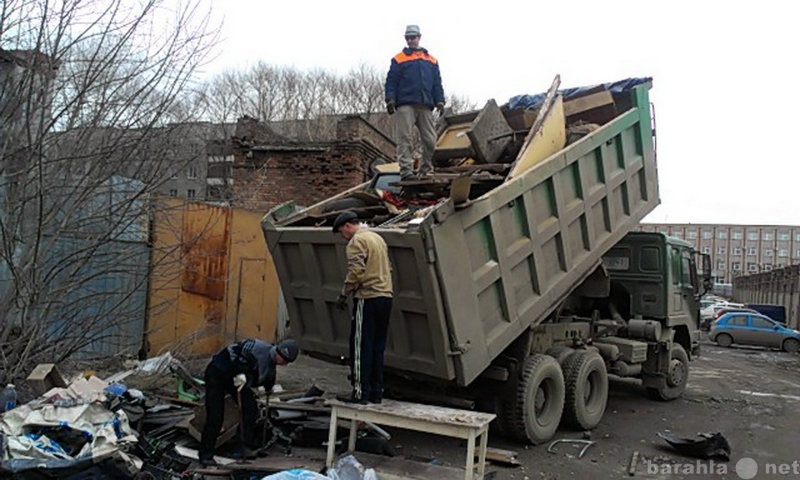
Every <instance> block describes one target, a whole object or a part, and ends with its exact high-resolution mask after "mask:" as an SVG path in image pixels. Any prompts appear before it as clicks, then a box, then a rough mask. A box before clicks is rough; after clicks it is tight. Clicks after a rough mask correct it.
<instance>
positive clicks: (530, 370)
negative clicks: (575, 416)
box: [503, 353, 564, 445]
mask: <svg viewBox="0 0 800 480" xmlns="http://www.w3.org/2000/svg"><path fill="white" fill-rule="evenodd" d="M563 411H564V375H563V374H562V373H561V366H560V365H559V364H558V362H557V361H556V360H555V359H554V358H553V357H550V356H548V355H544V354H541V353H535V354H533V355H530V356H528V357H527V358H525V361H524V363H523V365H522V369H521V372H520V376H519V381H518V383H517V388H516V392H515V393H514V395H513V398H512V399H510V400H509V402H508V405H506V406H504V407H503V413H504V415H506V422H505V427H506V431H507V433H508V435H509V436H510V437H512V438H513V439H515V440H518V441H521V442H528V443H532V444H534V445H538V444H540V443H542V442H546V441H547V440H550V439H551V438H552V437H553V435H554V434H555V433H556V429H558V423H559V421H560V420H561V413H562V412H563Z"/></svg>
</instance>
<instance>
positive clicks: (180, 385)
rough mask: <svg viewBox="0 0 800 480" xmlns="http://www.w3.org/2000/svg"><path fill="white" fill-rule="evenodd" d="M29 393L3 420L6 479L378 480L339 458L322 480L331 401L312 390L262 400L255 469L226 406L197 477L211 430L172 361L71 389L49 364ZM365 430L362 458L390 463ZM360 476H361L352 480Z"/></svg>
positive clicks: (196, 395)
mask: <svg viewBox="0 0 800 480" xmlns="http://www.w3.org/2000/svg"><path fill="white" fill-rule="evenodd" d="M26 386H27V387H29V388H30V389H31V390H32V391H34V392H35V393H36V394H38V395H39V396H38V397H37V398H34V399H33V400H31V401H29V402H27V403H24V404H20V405H17V406H16V407H13V408H10V409H9V410H7V411H5V412H4V413H3V414H2V415H1V416H0V446H1V447H2V451H3V455H2V460H1V461H0V476H3V475H12V476H13V477H14V478H75V479H77V478H92V479H99V478H109V479H120V478H122V479H124V478H130V479H133V478H135V479H142V478H148V479H149V478H158V479H162V478H163V479H183V478H202V476H203V475H208V476H215V477H220V476H221V477H223V478H256V476H257V477H258V478H263V477H265V476H266V475H270V476H268V477H265V478H269V479H280V480H287V479H300V478H314V479H327V478H331V479H334V478H336V479H359V480H360V479H370V478H376V477H375V476H374V472H372V473H370V469H365V468H363V467H362V466H360V464H358V462H357V461H356V460H355V459H354V458H352V457H350V458H351V460H345V459H346V458H348V457H342V459H340V461H339V463H337V465H336V466H335V467H334V468H332V469H328V471H327V472H325V476H323V475H322V473H320V472H324V471H325V447H324V445H323V444H326V442H327V440H328V433H329V420H330V408H329V407H326V406H325V405H324V401H325V398H324V396H325V395H324V394H325V392H323V391H322V390H320V389H318V388H317V387H315V386H311V387H310V388H309V389H307V390H306V391H302V392H299V391H298V392H285V391H278V392H273V393H272V394H271V395H267V394H266V392H260V393H261V395H260V396H259V399H258V401H259V412H260V415H259V419H258V425H257V426H258V428H259V430H258V431H259V432H262V438H261V445H263V447H262V448H261V450H260V451H259V457H260V458H256V459H248V460H245V459H243V458H240V457H241V455H240V453H241V444H240V442H239V438H240V437H238V436H237V432H238V431H239V429H238V427H239V421H240V418H241V416H240V413H239V409H238V406H237V405H236V403H235V401H234V400H233V399H232V398H231V397H228V398H227V399H226V402H227V404H226V413H225V420H224V425H223V430H222V432H221V435H220V437H219V438H218V442H217V451H218V452H219V453H220V455H219V456H217V457H215V459H216V460H217V466H215V467H201V466H200V464H199V463H198V461H197V459H198V451H197V446H198V442H199V438H200V433H201V432H202V429H203V425H204V422H205V412H204V407H203V393H204V389H203V382H202V381H201V380H199V379H197V378H195V377H194V376H192V375H191V374H190V373H189V372H188V371H187V369H186V368H185V367H184V366H183V365H182V364H181V362H180V361H178V360H176V359H174V358H173V357H172V356H171V355H170V354H169V353H167V354H165V355H162V356H160V357H156V358H153V359H150V360H147V361H144V362H140V363H138V364H136V365H135V366H132V367H131V368H130V369H128V370H126V371H122V372H119V373H115V374H113V375H110V376H108V377H106V378H105V379H101V378H99V377H98V376H96V375H93V374H86V375H79V376H77V378H75V379H74V380H71V381H69V382H67V381H65V380H64V377H63V376H62V374H61V373H60V372H59V371H58V369H57V368H56V366H55V365H53V364H43V365H39V366H38V367H37V368H36V369H35V370H34V372H33V373H32V374H31V375H30V376H29V377H28V379H27V382H26ZM276 390H280V389H279V388H276ZM9 406H10V407H12V406H13V405H9ZM346 426H347V425H345V426H344V427H346ZM344 427H341V428H340V430H341V435H340V437H341V438H342V439H343V441H342V440H337V445H341V449H340V450H343V449H344V447H345V446H346V443H347V436H348V431H349V430H348V429H347V428H344ZM368 427H369V428H368V429H367V430H366V431H362V432H361V433H360V434H359V438H358V441H357V450H360V451H367V452H371V453H374V454H377V455H393V454H394V452H393V450H392V447H391V446H390V445H389V444H388V442H387V438H386V437H388V436H389V434H388V433H387V432H385V431H384V430H383V429H381V428H379V427H377V426H368ZM356 471H358V472H360V473H359V474H358V475H360V476H354V473H353V472H356ZM87 472H89V473H87ZM347 472H349V473H347ZM88 474H91V476H89V477H87V476H86V475H88ZM198 475H199V476H200V477H198ZM254 475H256V476H254ZM370 475H372V476H370Z"/></svg>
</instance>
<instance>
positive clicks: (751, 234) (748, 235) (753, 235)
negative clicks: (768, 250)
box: [747, 232, 758, 240]
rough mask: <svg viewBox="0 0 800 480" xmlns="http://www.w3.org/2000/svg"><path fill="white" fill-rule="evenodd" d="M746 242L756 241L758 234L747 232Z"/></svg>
mask: <svg viewBox="0 0 800 480" xmlns="http://www.w3.org/2000/svg"><path fill="white" fill-rule="evenodd" d="M747 239H748V240H758V232H747Z"/></svg>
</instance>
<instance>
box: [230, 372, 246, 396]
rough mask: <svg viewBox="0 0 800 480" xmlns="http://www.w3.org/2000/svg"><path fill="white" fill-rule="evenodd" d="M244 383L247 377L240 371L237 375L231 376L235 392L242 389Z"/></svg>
mask: <svg viewBox="0 0 800 480" xmlns="http://www.w3.org/2000/svg"><path fill="white" fill-rule="evenodd" d="M245 383H247V377H245V375H244V373H240V374H239V375H236V376H235V377H233V386H234V387H236V391H237V392H241V391H242V388H244V384H245Z"/></svg>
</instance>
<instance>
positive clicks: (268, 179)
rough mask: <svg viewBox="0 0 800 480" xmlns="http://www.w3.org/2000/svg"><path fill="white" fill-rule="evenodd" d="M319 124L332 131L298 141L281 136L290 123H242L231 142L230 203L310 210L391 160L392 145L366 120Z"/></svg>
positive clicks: (338, 118) (342, 118)
mask: <svg viewBox="0 0 800 480" xmlns="http://www.w3.org/2000/svg"><path fill="white" fill-rule="evenodd" d="M321 121H322V122H325V123H327V124H329V125H333V126H334V128H331V129H330V133H329V134H328V135H321V136H318V137H316V138H315V139H314V140H311V141H297V140H296V137H294V136H292V137H289V135H287V134H283V133H281V132H282V131H283V132H287V131H290V130H291V128H288V127H287V123H289V122H284V124H277V125H276V124H265V123H261V122H258V121H256V120H253V119H250V118H244V119H241V120H240V121H239V124H238V125H237V129H236V133H235V135H234V138H233V162H232V166H231V180H232V181H231V182H230V186H231V191H232V193H231V195H230V197H231V201H232V203H233V204H234V205H235V206H238V207H243V208H246V209H250V210H256V211H259V210H260V211H266V210H268V209H269V208H272V207H274V206H275V205H278V204H281V203H284V202H287V201H294V202H295V204H297V205H300V206H309V205H313V204H314V203H317V202H319V201H321V200H323V199H325V198H327V197H330V196H333V195H335V194H337V193H340V192H341V191H343V190H345V189H348V188H351V187H354V186H356V185H358V184H359V183H362V182H364V181H366V180H367V179H368V178H369V176H370V167H371V166H372V165H373V164H374V163H376V162H379V163H380V162H385V161H390V160H392V159H393V158H394V150H395V144H394V141H393V140H392V139H391V138H390V137H389V136H388V135H386V134H385V133H384V132H383V131H382V130H380V129H379V128H377V127H376V126H375V125H373V124H372V123H371V122H369V121H367V119H365V118H364V117H362V116H360V115H343V116H335V117H333V116H332V117H326V118H324V119H321ZM301 122H302V121H301ZM293 137H294V138H293Z"/></svg>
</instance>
